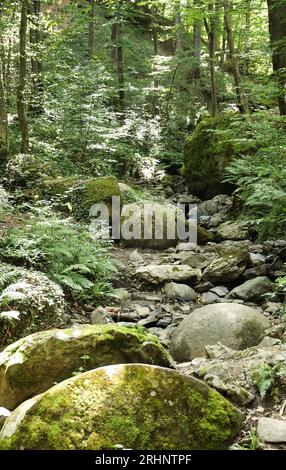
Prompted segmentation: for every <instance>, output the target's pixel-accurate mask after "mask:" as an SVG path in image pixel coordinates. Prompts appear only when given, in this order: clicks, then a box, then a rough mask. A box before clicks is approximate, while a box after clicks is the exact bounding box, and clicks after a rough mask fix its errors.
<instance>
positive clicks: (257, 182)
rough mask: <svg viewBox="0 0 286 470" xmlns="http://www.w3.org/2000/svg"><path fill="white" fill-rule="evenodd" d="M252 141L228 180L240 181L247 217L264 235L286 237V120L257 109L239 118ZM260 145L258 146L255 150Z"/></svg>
mask: <svg viewBox="0 0 286 470" xmlns="http://www.w3.org/2000/svg"><path fill="white" fill-rule="evenodd" d="M236 131H237V132H238V133H239V134H240V135H244V136H245V137H244V139H245V140H247V142H251V143H252V150H251V151H248V152H247V151H246V152H244V153H243V151H242V152H241V158H239V159H235V160H234V161H233V162H232V163H231V164H230V165H229V167H228V168H227V171H226V181H227V182H231V183H233V184H234V185H236V187H237V189H236V194H238V196H239V197H240V199H241V200H242V202H243V204H244V211H243V217H244V218H246V219H248V220H254V221H255V224H256V228H257V231H258V234H259V237H260V239H262V240H263V239H266V238H273V239H277V238H284V235H285V231H286V165H285V163H286V133H285V120H284V118H279V117H278V116H276V115H271V114H270V116H269V115H266V114H265V113H257V114H256V115H255V117H252V118H251V119H248V120H243V121H238V128H237V130H236ZM255 148H256V150H254V149H255Z"/></svg>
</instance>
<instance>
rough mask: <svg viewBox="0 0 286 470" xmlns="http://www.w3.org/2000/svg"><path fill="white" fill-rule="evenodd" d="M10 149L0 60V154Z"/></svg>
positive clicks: (0, 61)
mask: <svg viewBox="0 0 286 470" xmlns="http://www.w3.org/2000/svg"><path fill="white" fill-rule="evenodd" d="M8 147H9V133H8V118H7V103H6V94H5V87H4V80H3V71H2V60H1V58H0V153H1V150H3V149H4V151H5V150H8Z"/></svg>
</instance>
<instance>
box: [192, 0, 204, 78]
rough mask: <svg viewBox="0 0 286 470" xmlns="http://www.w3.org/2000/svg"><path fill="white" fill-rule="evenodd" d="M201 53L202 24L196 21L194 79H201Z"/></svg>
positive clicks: (195, 3)
mask: <svg viewBox="0 0 286 470" xmlns="http://www.w3.org/2000/svg"><path fill="white" fill-rule="evenodd" d="M200 2H201V0H195V1H194V5H195V6H200ZM201 53H202V22H201V20H200V19H197V18H196V19H195V20H194V26H193V55H194V67H193V72H192V75H193V78H200V76H201Z"/></svg>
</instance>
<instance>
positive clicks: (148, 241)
mask: <svg viewBox="0 0 286 470" xmlns="http://www.w3.org/2000/svg"><path fill="white" fill-rule="evenodd" d="M179 227H181V229H182V230H181V232H180V229H179ZM189 233H190V234H191V235H190V236H191V237H193V241H196V239H197V240H198V243H200V244H204V243H207V242H209V241H211V240H212V235H211V233H210V232H208V231H207V230H205V229H204V228H203V227H200V226H196V225H195V224H194V222H192V221H190V222H187V221H186V219H185V217H184V215H183V212H182V211H181V210H180V209H179V208H178V207H176V206H173V205H170V204H168V205H163V204H159V203H157V202H153V201H141V202H137V203H133V204H127V205H124V206H123V208H122V213H121V239H122V241H123V243H124V245H126V246H130V247H139V248H150V249H155V250H165V249H167V248H171V247H174V246H176V245H177V243H178V241H179V239H181V240H182V239H183V240H186V239H187V238H188V236H189Z"/></svg>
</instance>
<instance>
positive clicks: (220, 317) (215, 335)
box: [170, 303, 270, 362]
mask: <svg viewBox="0 0 286 470" xmlns="http://www.w3.org/2000/svg"><path fill="white" fill-rule="evenodd" d="M269 326H270V323H269V320H267V318H266V317H264V315H262V313H259V312H258V311H257V310H255V309H254V308H250V307H247V306H245V305H241V304H236V303H219V304H212V305H206V306H205V307H201V308H198V309H196V310H194V311H193V312H192V313H191V314H190V315H188V316H187V317H186V318H184V320H183V321H182V322H181V323H180V324H179V326H178V328H177V329H176V330H175V332H174V334H173V337H172V339H171V345H170V352H171V355H172V356H173V357H174V359H175V360H176V361H177V362H187V361H191V360H192V359H194V358H195V357H205V356H206V351H205V347H206V346H210V345H213V344H216V343H218V342H220V343H222V344H223V345H225V346H228V347H229V348H232V349H237V350H242V349H246V348H249V347H251V346H256V345H257V344H258V343H259V342H260V340H261V336H262V334H263V332H264V331H265V330H266V329H267V328H269Z"/></svg>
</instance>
